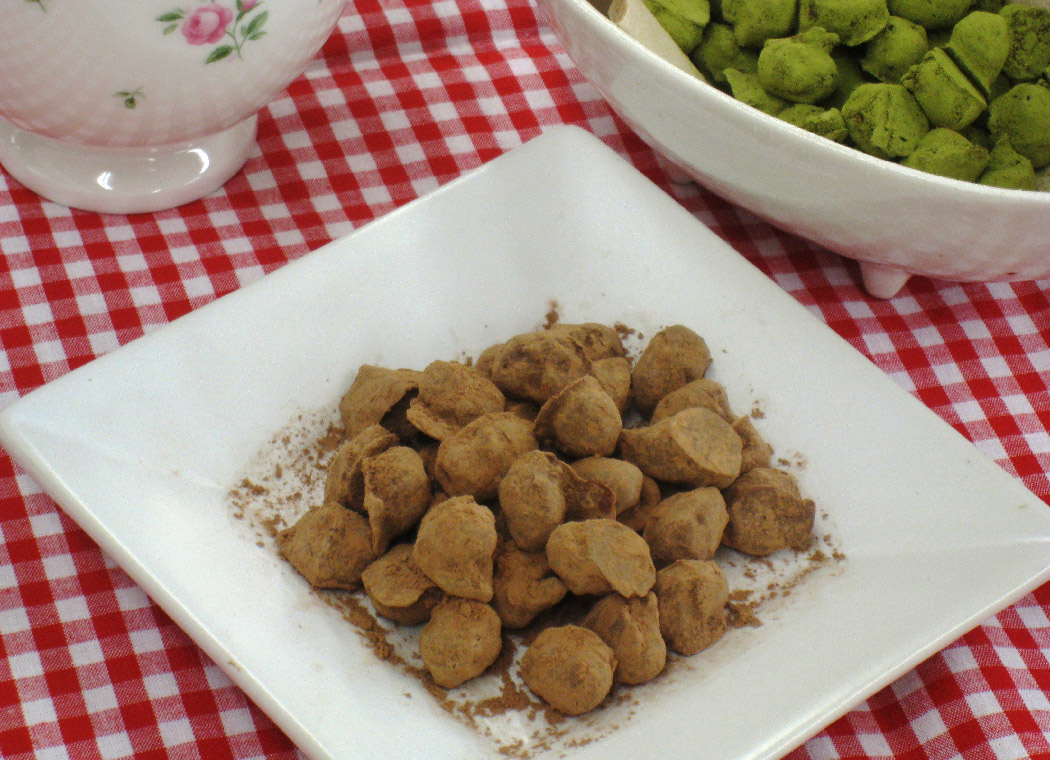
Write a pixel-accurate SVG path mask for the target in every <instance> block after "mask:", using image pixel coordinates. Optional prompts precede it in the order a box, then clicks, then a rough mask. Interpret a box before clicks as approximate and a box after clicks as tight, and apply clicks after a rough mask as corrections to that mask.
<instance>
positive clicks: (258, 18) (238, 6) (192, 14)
mask: <svg viewBox="0 0 1050 760" xmlns="http://www.w3.org/2000/svg"><path fill="white" fill-rule="evenodd" d="M269 16H270V12H269V11H267V10H264V9H263V8H262V2H261V0H236V2H235V3H233V6H232V7H231V6H230V5H229V4H226V3H222V2H218V0H210V1H209V2H205V3H200V4H198V5H196V6H193V7H190V8H176V9H174V10H171V11H168V12H167V13H163V14H161V15H160V16H158V17H157V21H160V22H161V23H163V24H165V26H164V34H173V33H174V32H176V31H178V32H179V33H181V34H182V37H183V39H185V41H186V42H187V43H188V44H190V45H216V47H214V48H212V49H211V51H210V52H209V53H208V55H207V57H206V58H205V59H204V62H205V63H214V62H215V61H221V60H222V59H223V58H228V57H229V56H231V55H236V56H237V57H238V58H241V57H242V56H241V49H242V48H243V46H244V44H245V43H247V42H250V41H252V40H257V39H259V38H260V37H262V36H263V35H265V34H266V30H265V29H264V28H263V27H264V26H265V25H266V19H267V18H269ZM220 43H221V44H220Z"/></svg>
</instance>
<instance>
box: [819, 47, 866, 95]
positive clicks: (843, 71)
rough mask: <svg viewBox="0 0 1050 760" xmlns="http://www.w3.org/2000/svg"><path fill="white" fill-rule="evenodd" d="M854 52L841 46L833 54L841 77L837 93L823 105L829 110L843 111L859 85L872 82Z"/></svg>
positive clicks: (836, 85) (836, 89) (837, 85)
mask: <svg viewBox="0 0 1050 760" xmlns="http://www.w3.org/2000/svg"><path fill="white" fill-rule="evenodd" d="M852 52H853V51H852V49H851V48H844V47H841V46H840V47H838V48H836V49H835V50H833V51H832V52H831V57H832V59H833V60H834V61H835V67H836V68H837V69H838V70H839V76H838V81H837V82H836V83H835V92H833V93H831V95H830V96H828V99H827V100H825V101H824V103H823V105H825V106H827V107H828V108H839V109H841V108H842V106H844V105H845V104H846V101H847V100H849V96H850V95H851V94H852V93H853V91H854V90H855V89H857V86H858V85H862V84H864V83H865V82H870V81H871V79H870V78H869V77H868V76H867V75H866V74H865V73H864V71H863V70H862V69H861V68H860V63H858V61H857V58H856V56H854V55H853V54H852Z"/></svg>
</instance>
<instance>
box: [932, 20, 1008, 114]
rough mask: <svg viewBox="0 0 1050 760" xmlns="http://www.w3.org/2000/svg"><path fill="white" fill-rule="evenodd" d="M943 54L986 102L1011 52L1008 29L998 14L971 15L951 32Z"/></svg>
mask: <svg viewBox="0 0 1050 760" xmlns="http://www.w3.org/2000/svg"><path fill="white" fill-rule="evenodd" d="M944 50H945V52H946V53H948V56H949V57H950V58H951V59H952V60H953V61H955V64H956V65H957V66H958V67H959V69H960V70H961V71H962V72H963V73H964V74H966V76H967V77H969V79H970V81H971V82H973V84H974V86H975V87H977V89H978V90H979V91H980V93H981V94H982V95H983V96H984V97H986V98H987V97H988V94H989V93H990V92H991V91H992V83H993V82H994V81H995V79H996V77H998V76H999V74H1000V73H1001V72H1002V70H1003V64H1005V63H1006V56H1007V54H1008V53H1009V52H1010V25H1009V24H1008V23H1007V21H1006V19H1005V18H1004V17H1003V16H1000V15H999V14H998V13H987V12H985V11H974V12H973V13H969V14H967V15H966V16H964V17H963V19H962V20H961V21H960V22H959V23H958V24H956V25H955V26H954V27H953V28H952V36H951V39H949V40H948V44H947V45H946V46H945V48H944Z"/></svg>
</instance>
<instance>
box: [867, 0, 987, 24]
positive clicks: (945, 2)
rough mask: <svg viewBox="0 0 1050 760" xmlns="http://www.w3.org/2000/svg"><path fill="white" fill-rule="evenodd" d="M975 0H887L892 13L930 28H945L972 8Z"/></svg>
mask: <svg viewBox="0 0 1050 760" xmlns="http://www.w3.org/2000/svg"><path fill="white" fill-rule="evenodd" d="M972 1H973V0H887V2H888V4H889V7H890V13H892V14H893V15H894V16H901V17H902V18H906V19H908V21H914V22H915V23H916V24H918V25H919V26H922V27H925V28H926V29H927V30H929V29H943V28H945V27H950V26H954V25H955V23H956V22H957V21H958V20H959V19H961V18H962V17H963V16H965V15H966V13H967V11H969V10H970V4H971V2H972Z"/></svg>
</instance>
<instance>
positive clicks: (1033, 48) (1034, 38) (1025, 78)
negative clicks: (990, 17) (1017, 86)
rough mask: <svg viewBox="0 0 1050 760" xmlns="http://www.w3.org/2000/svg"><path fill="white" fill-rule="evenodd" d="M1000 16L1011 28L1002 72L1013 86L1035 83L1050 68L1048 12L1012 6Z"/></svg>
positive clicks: (1045, 9)
mask: <svg viewBox="0 0 1050 760" xmlns="http://www.w3.org/2000/svg"><path fill="white" fill-rule="evenodd" d="M999 15H1001V16H1002V17H1003V18H1005V19H1006V22H1007V23H1008V24H1009V25H1010V54H1009V55H1008V56H1007V57H1006V63H1005V64H1004V65H1003V72H1004V73H1005V74H1006V76H1008V77H1010V79H1012V80H1013V81H1014V82H1032V81H1035V80H1036V79H1038V78H1039V75H1040V74H1042V73H1043V70H1044V69H1045V68H1046V67H1047V66H1048V65H1050V9H1048V8H1041V7H1037V6H1033V5H1019V4H1016V3H1011V4H1010V5H1007V6H1005V7H1004V8H1003V9H1002V10H1001V11H999ZM1015 147H1016V146H1015Z"/></svg>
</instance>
